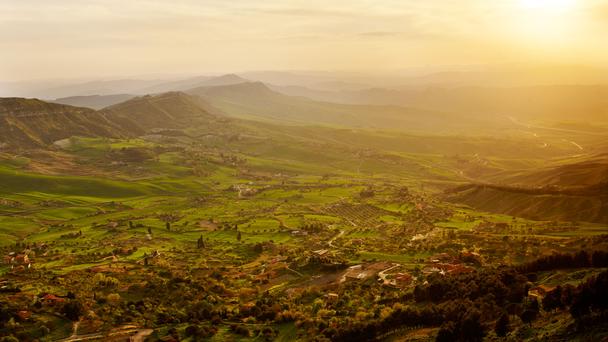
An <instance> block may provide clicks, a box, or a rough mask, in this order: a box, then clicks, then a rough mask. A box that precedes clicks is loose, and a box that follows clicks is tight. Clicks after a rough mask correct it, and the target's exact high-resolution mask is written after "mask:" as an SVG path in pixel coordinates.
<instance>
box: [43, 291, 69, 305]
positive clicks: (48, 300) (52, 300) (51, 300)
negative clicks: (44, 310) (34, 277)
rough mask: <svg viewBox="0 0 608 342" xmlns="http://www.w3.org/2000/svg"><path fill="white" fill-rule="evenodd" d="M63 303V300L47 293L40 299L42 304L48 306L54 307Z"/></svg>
mask: <svg viewBox="0 0 608 342" xmlns="http://www.w3.org/2000/svg"><path fill="white" fill-rule="evenodd" d="M63 302H65V299H63V298H61V297H57V296H55V295H54V294H50V293H47V294H46V295H44V296H43V297H42V303H43V304H44V305H48V306H55V305H56V304H58V303H63Z"/></svg>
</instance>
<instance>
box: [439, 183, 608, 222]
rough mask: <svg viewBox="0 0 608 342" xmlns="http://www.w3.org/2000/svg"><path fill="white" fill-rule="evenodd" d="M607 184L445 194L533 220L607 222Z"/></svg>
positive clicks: (492, 188) (477, 189) (478, 206)
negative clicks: (569, 188)
mask: <svg viewBox="0 0 608 342" xmlns="http://www.w3.org/2000/svg"><path fill="white" fill-rule="evenodd" d="M607 190H608V188H607V187H606V185H605V184H604V185H602V186H601V187H599V186H598V187H594V188H593V189H589V191H588V192H586V191H576V192H568V191H564V192H555V191H543V190H540V189H536V190H530V189H517V188H508V187H498V186H491V185H470V186H466V187H462V188H460V189H457V190H455V191H453V192H452V193H450V194H449V195H447V196H446V199H447V200H448V201H450V202H454V203H464V204H467V205H469V206H471V207H474V208H476V209H479V210H483V211H488V212H494V213H501V214H507V215H512V216H520V217H525V218H529V219H533V220H558V221H584V222H597V223H608V192H607Z"/></svg>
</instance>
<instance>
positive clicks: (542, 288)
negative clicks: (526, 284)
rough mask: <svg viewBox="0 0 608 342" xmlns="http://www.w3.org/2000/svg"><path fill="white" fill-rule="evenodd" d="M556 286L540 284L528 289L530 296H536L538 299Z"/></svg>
mask: <svg viewBox="0 0 608 342" xmlns="http://www.w3.org/2000/svg"><path fill="white" fill-rule="evenodd" d="M554 288H555V287H552V286H547V285H538V286H536V287H533V288H531V289H529V290H528V296H530V297H535V298H537V299H542V298H544V297H545V296H546V295H547V293H549V292H551V291H552V290H553V289H554Z"/></svg>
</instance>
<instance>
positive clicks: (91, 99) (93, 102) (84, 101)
mask: <svg viewBox="0 0 608 342" xmlns="http://www.w3.org/2000/svg"><path fill="white" fill-rule="evenodd" d="M135 96H136V95H131V94H115V95H88V96H70V97H62V98H59V99H56V100H54V101H51V102H53V103H60V104H66V105H70V106H76V107H87V108H92V109H102V108H105V107H108V106H111V105H114V104H117V103H121V102H124V101H127V100H130V99H132V98H134V97H135Z"/></svg>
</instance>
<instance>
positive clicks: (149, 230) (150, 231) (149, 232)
mask: <svg viewBox="0 0 608 342" xmlns="http://www.w3.org/2000/svg"><path fill="white" fill-rule="evenodd" d="M148 234H150V235H152V228H151V227H148Z"/></svg>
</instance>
